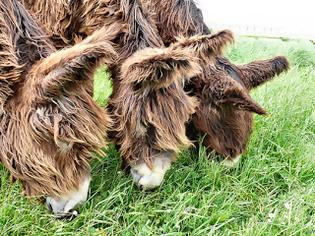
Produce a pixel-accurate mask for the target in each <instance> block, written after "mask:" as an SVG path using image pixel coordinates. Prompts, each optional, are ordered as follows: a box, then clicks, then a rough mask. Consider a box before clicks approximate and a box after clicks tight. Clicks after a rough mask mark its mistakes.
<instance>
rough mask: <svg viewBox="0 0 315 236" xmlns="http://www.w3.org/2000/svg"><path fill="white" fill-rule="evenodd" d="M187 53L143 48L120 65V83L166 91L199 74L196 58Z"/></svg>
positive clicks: (172, 49) (188, 51)
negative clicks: (176, 83) (171, 85)
mask: <svg viewBox="0 0 315 236" xmlns="http://www.w3.org/2000/svg"><path fill="white" fill-rule="evenodd" d="M192 54H193V53H192V51H191V50H189V49H174V48H171V47H170V48H146V49H143V50H141V51H138V52H136V53H135V54H134V55H132V56H131V57H130V58H129V59H128V60H126V62H125V63H124V64H123V65H122V71H121V74H122V77H123V78H125V79H124V80H123V81H122V83H125V84H133V85H136V86H137V87H138V86H139V85H140V86H141V87H143V86H148V87H150V88H152V89H160V88H166V87H168V86H169V85H170V84H172V83H174V82H183V81H184V80H186V79H190V78H192V77H194V76H196V75H197V74H199V73H200V72H201V68H200V66H199V64H198V58H196V57H194V56H193V55H192Z"/></svg>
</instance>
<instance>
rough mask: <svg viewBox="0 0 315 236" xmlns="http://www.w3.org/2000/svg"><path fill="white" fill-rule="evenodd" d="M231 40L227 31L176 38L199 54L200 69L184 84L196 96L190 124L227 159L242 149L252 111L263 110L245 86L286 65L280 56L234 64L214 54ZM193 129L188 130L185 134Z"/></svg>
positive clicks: (179, 45) (180, 43)
mask: <svg viewBox="0 0 315 236" xmlns="http://www.w3.org/2000/svg"><path fill="white" fill-rule="evenodd" d="M231 42H233V35H232V33H231V32H230V31H221V32H219V33H217V34H214V35H203V36H193V37H190V38H179V39H178V42H177V43H176V44H175V45H176V47H178V48H191V49H192V50H193V51H194V52H195V55H196V56H197V57H198V58H200V65H201V67H202V68H203V73H201V74H200V75H198V76H197V77H195V78H193V79H192V80H191V81H190V82H189V83H187V84H186V90H187V92H190V93H191V94H192V95H194V96H197V97H198V98H199V100H200V104H199V107H198V108H197V109H196V113H195V114H194V115H193V116H192V125H190V126H188V127H190V128H193V129H195V130H197V131H198V132H200V133H201V134H202V135H204V134H205V135H206V137H205V140H204V144H205V145H206V146H207V147H208V148H211V149H214V150H215V151H216V152H218V153H219V154H221V155H223V156H224V157H225V158H227V159H233V158H235V157H237V156H238V155H240V154H241V153H242V152H244V150H245V147H246V143H247V141H248V138H249V135H250V131H251V128H252V113H257V114H259V115H263V114H265V113H266V112H265V111H264V109H263V108H262V107H260V106H259V105H258V104H257V103H256V102H255V101H254V100H253V99H252V98H251V97H250V95H249V90H250V89H252V88H254V87H257V86H258V85H260V84H262V83H264V82H266V81H268V80H270V79H271V78H272V77H274V76H275V75H278V74H280V73H281V72H282V71H285V70H286V69H287V68H288V61H287V60H286V58H284V57H275V58H273V59H271V60H265V61H255V62H252V63H249V64H247V65H242V66H236V65H233V64H232V63H230V62H229V61H228V60H227V59H225V58H222V57H218V55H221V54H222V50H223V47H224V46H225V45H227V44H228V43H231ZM190 132H194V130H188V135H189V136H190V137H192V138H194V139H195V138H196V136H194V134H189V133H190Z"/></svg>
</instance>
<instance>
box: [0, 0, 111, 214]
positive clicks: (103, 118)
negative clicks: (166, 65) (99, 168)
mask: <svg viewBox="0 0 315 236" xmlns="http://www.w3.org/2000/svg"><path fill="white" fill-rule="evenodd" d="M116 28H117V27H114V25H113V27H112V28H109V29H107V30H104V29H101V30H100V31H98V32H95V33H94V34H92V35H91V36H90V37H88V38H86V39H85V40H84V41H82V42H81V43H79V44H77V45H75V46H73V47H71V48H68V49H65V50H61V51H58V52H56V50H55V48H54V47H53V46H52V44H51V43H50V41H49V40H47V39H46V37H45V34H44V33H43V31H42V30H41V29H40V27H39V26H38V25H37V24H36V22H35V21H34V20H33V19H32V17H31V16H30V15H29V14H28V13H27V12H26V11H25V9H24V7H23V5H22V4H21V3H19V2H18V1H16V0H2V1H1V3H0V50H1V51H0V147H1V149H0V160H1V162H2V163H3V164H4V166H5V167H6V168H7V169H8V170H9V171H10V173H11V174H12V176H13V178H14V179H17V180H19V181H21V182H22V185H23V189H24V194H25V195H27V196H29V197H33V196H35V197H45V198H46V202H47V204H48V205H49V206H50V207H51V209H52V210H53V212H54V213H56V214H61V215H62V214H64V213H65V214H67V213H69V212H70V211H71V210H72V209H73V208H74V207H75V206H76V205H77V204H78V203H79V202H82V201H85V200H86V198H87V193H88V188H89V182H90V167H89V160H90V157H91V153H92V152H97V151H100V148H101V147H103V146H104V143H105V140H104V138H105V134H106V131H107V130H108V127H109V125H110V123H111V120H110V118H109V116H108V114H107V112H106V110H105V109H103V108H100V107H98V106H97V105H96V104H95V102H93V100H92V97H91V95H92V88H93V81H92V76H93V73H94V70H95V68H96V67H97V66H98V65H99V64H100V63H111V62H112V61H113V60H114V59H115V58H116V56H117V54H116V52H115V50H114V48H113V47H112V45H111V43H109V41H110V40H112V38H114V37H116V35H115V34H116V33H117V30H116Z"/></svg>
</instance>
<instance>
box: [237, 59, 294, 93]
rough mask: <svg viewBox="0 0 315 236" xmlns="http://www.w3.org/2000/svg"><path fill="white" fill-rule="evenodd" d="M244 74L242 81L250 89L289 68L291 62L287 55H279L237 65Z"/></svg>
mask: <svg viewBox="0 0 315 236" xmlns="http://www.w3.org/2000/svg"><path fill="white" fill-rule="evenodd" d="M237 69H238V70H239V71H240V72H241V74H242V75H243V77H242V81H243V82H244V84H245V86H246V87H247V88H248V89H252V88H255V87H257V86H259V85H261V84H263V83H265V82H267V81H269V80H271V79H272V78H273V77H274V76H276V75H279V74H281V73H282V72H284V71H287V70H288V69H289V62H288V60H287V59H286V58H285V57H282V56H278V57H275V58H272V59H270V60H261V61H254V62H251V63H249V64H246V65H242V66H237Z"/></svg>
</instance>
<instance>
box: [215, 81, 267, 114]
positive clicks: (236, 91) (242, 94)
mask: <svg viewBox="0 0 315 236" xmlns="http://www.w3.org/2000/svg"><path fill="white" fill-rule="evenodd" d="M217 104H218V105H219V104H220V105H231V106H233V107H235V108H236V109H239V110H246V111H249V112H254V113H256V114H258V115H265V114H267V112H266V111H265V109H264V108H262V107H261V106H260V105H259V104H258V103H256V102H255V101H254V100H253V99H252V98H251V97H250V96H249V94H248V93H247V91H246V90H245V89H243V88H241V87H240V86H231V87H228V88H227V89H226V90H225V91H224V95H223V97H222V99H220V100H218V101H217Z"/></svg>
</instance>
